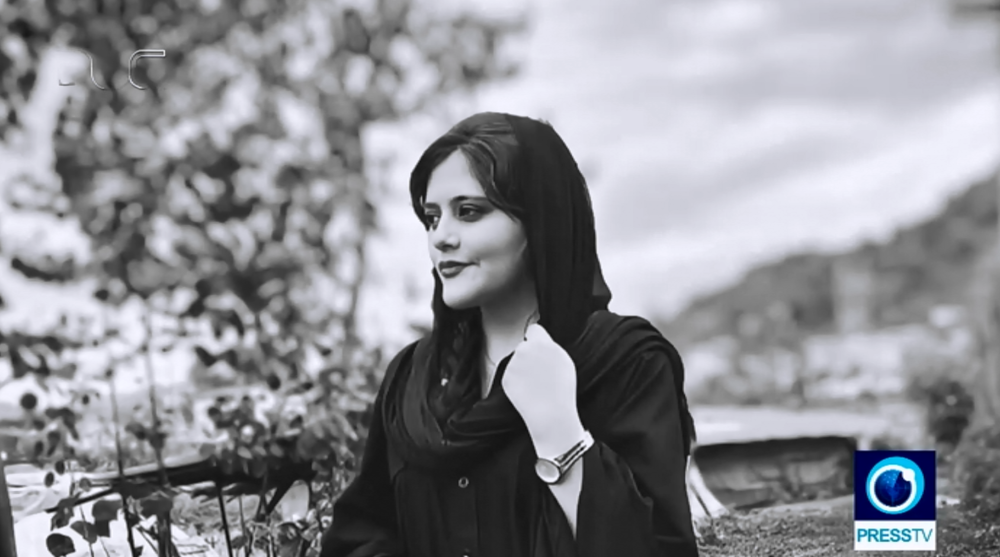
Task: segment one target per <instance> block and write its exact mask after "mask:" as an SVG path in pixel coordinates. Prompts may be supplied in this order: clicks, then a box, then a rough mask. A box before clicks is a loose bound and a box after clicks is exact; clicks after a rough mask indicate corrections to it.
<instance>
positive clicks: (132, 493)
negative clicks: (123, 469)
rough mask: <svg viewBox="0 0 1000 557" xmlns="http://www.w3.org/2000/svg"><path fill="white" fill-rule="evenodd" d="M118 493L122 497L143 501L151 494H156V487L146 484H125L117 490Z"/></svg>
mask: <svg viewBox="0 0 1000 557" xmlns="http://www.w3.org/2000/svg"><path fill="white" fill-rule="evenodd" d="M118 491H119V493H121V495H122V497H130V498H132V499H144V498H146V497H149V496H150V495H152V494H153V493H156V485H155V484H151V483H148V482H141V481H139V482H126V483H125V484H123V485H122V486H121V488H119V490H118Z"/></svg>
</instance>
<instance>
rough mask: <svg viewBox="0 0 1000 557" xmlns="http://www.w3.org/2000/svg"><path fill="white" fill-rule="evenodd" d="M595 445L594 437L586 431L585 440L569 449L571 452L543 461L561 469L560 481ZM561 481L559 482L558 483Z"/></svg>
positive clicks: (584, 433)
mask: <svg viewBox="0 0 1000 557" xmlns="http://www.w3.org/2000/svg"><path fill="white" fill-rule="evenodd" d="M593 445H594V437H593V436H592V435H591V434H590V432H589V431H587V430H584V432H583V438H582V439H580V440H579V441H577V442H576V444H574V445H573V446H572V447H570V448H569V450H567V451H566V452H564V453H563V454H561V455H559V456H557V457H555V458H551V459H543V460H548V461H549V462H552V463H553V464H555V465H556V468H558V469H559V480H561V479H562V477H563V476H564V475H565V474H566V471H567V470H569V469H570V468H571V467H572V466H573V465H574V464H576V461H577V460H580V458H581V457H582V456H583V455H584V454H585V453H586V452H587V450H589V449H590V447H592V446H593ZM559 480H557V482H558V481H559Z"/></svg>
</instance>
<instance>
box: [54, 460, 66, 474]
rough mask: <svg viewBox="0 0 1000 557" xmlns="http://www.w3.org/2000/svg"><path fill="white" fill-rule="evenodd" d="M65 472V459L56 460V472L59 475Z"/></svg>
mask: <svg viewBox="0 0 1000 557" xmlns="http://www.w3.org/2000/svg"><path fill="white" fill-rule="evenodd" d="M65 473H66V461H65V460H60V461H59V462H56V474H59V475H60V476H61V475H63V474H65Z"/></svg>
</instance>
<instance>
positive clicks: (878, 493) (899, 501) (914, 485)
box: [865, 456, 924, 514]
mask: <svg viewBox="0 0 1000 557" xmlns="http://www.w3.org/2000/svg"><path fill="white" fill-rule="evenodd" d="M865 488H866V489H865V491H866V492H867V493H868V501H869V502H871V504H872V506H874V507H875V508H876V509H878V510H880V511H882V512H883V513H886V514H901V513H905V512H906V511H908V510H910V509H912V508H913V507H914V506H916V504H917V503H918V502H920V498H921V497H922V496H923V494H924V473H923V472H921V471H920V467H919V466H917V465H916V464H914V462H913V461H912V460H910V459H908V458H903V457H901V456H893V457H889V458H886V459H884V460H882V461H880V462H879V463H878V464H876V465H875V466H874V467H872V471H871V472H870V473H869V474H868V481H866V482H865Z"/></svg>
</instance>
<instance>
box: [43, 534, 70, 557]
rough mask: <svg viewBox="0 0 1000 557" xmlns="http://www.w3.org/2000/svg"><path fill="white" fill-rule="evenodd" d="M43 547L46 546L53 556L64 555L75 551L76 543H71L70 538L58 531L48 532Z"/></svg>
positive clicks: (63, 556)
mask: <svg viewBox="0 0 1000 557" xmlns="http://www.w3.org/2000/svg"><path fill="white" fill-rule="evenodd" d="M45 547H47V548H48V550H49V553H51V554H52V555H53V557H65V556H66V555H69V554H70V553H73V552H74V551H76V545H75V544H73V540H72V538H70V537H68V536H64V535H63V534H59V533H53V534H49V536H48V537H47V538H45Z"/></svg>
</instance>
